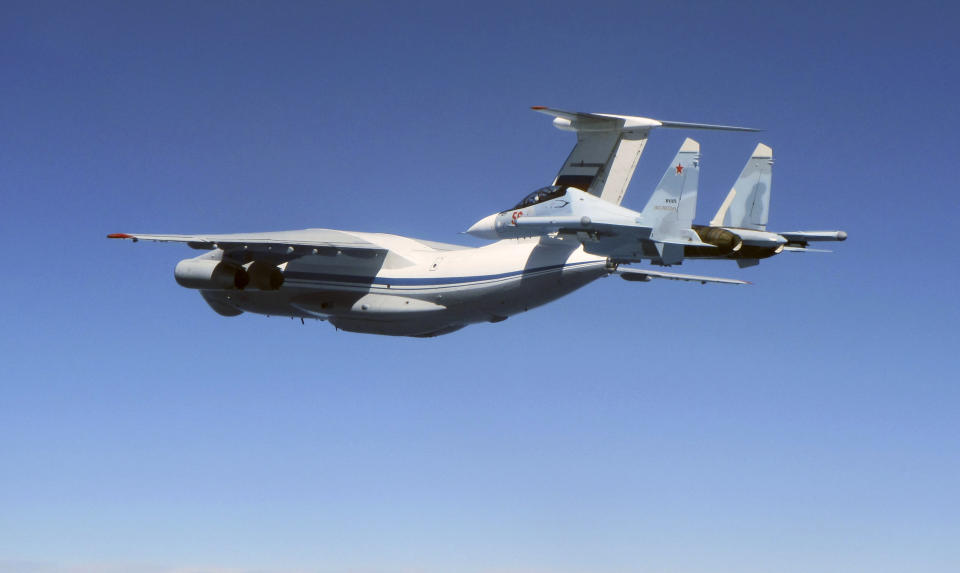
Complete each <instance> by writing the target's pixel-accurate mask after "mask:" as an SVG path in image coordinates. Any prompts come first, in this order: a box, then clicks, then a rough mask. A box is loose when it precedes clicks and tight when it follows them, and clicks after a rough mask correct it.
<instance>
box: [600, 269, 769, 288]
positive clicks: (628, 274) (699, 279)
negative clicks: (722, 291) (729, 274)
mask: <svg viewBox="0 0 960 573" xmlns="http://www.w3.org/2000/svg"><path fill="white" fill-rule="evenodd" d="M615 272H616V273H617V274H619V275H620V278H622V279H623V280H627V281H635V282H647V281H649V280H650V279H667V280H672V281H689V282H696V283H701V284H706V283H719V284H728V285H748V284H752V283H750V282H747V281H741V280H737V279H725V278H720V277H705V276H701V275H685V274H680V273H668V272H664V271H654V270H651V269H629V268H626V269H625V268H622V267H620V268H618V269H617V270H616V271H615Z"/></svg>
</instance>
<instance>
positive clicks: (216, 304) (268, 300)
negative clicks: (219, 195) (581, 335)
mask: <svg viewBox="0 0 960 573" xmlns="http://www.w3.org/2000/svg"><path fill="white" fill-rule="evenodd" d="M533 109H535V110H536V111H539V112H542V113H546V114H548V115H551V116H553V117H554V118H555V119H554V125H555V126H556V127H558V128H560V129H562V130H567V131H574V132H576V134H577V144H576V145H575V146H574V148H573V151H572V152H571V153H570V156H569V157H568V158H567V160H566V161H565V162H564V163H563V166H562V167H561V169H560V172H559V173H558V174H557V177H556V178H555V179H554V181H553V184H552V185H549V186H546V187H544V188H542V189H538V190H537V191H534V192H533V193H531V194H529V195H528V196H527V197H525V198H524V199H523V200H522V201H521V202H520V203H518V204H517V205H516V206H514V207H513V208H512V209H508V210H505V211H502V212H500V213H495V214H493V215H490V216H488V217H485V218H483V219H481V220H480V221H478V222H477V223H475V224H474V225H473V226H471V227H470V229H468V231H467V232H468V233H470V234H471V235H474V236H478V237H483V238H488V239H493V240H494V241H495V242H493V243H491V244H488V245H485V246H482V247H467V246H460V245H452V244H445V243H437V242H433V241H425V240H420V239H413V238H408V237H402V236H398V235H389V234H381V233H365V232H353V231H337V230H330V229H305V230H300V231H280V232H268V233H239V234H204V235H156V234H141V233H112V234H110V235H107V236H108V238H113V239H131V240H133V241H140V240H148V241H159V242H178V243H186V244H187V245H188V246H190V247H192V248H194V249H200V250H203V251H206V252H205V253H203V254H202V255H200V256H198V257H195V258H190V259H185V260H183V261H180V263H178V264H177V266H176V268H175V269H174V278H175V280H176V281H177V283H179V284H180V285H181V286H183V287H186V288H190V289H196V290H198V291H199V293H200V295H201V296H202V297H203V299H204V300H205V301H206V302H207V304H208V305H209V306H210V307H211V308H212V309H213V310H214V311H215V312H217V313H219V314H221V315H223V316H237V315H240V314H242V313H244V312H249V313H256V314H265V315H270V316H289V317H293V318H300V319H301V320H303V319H306V318H312V319H319V320H325V321H329V322H330V323H331V324H333V325H334V326H335V327H337V328H338V329H340V330H346V331H352V332H362V333H372V334H384V335H394V336H414V337H433V336H438V335H442V334H447V333H450V332H454V331H456V330H459V329H461V328H463V327H465V326H467V325H470V324H475V323H483V322H500V321H502V320H505V319H506V318H508V317H510V316H512V315H514V314H518V313H521V312H524V311H527V310H529V309H531V308H534V307H537V306H540V305H543V304H546V303H548V302H550V301H553V300H556V299H558V298H560V297H562V296H564V295H566V294H568V293H570V292H572V291H574V290H577V289H579V288H580V287H583V286H585V285H587V284H589V283H591V282H593V281H594V280H596V279H598V278H601V277H605V276H609V275H611V274H619V275H620V276H621V277H623V278H624V279H627V280H631V281H649V280H652V279H671V280H682V281H695V282H700V283H708V282H711V283H726V284H748V283H746V281H742V280H737V279H727V278H716V277H707V276H698V275H688V274H680V273H672V272H666V271H662V270H655V269H650V268H630V267H627V266H624V265H626V264H629V263H639V262H642V261H650V262H651V263H653V264H656V265H663V266H666V265H673V264H679V263H681V262H682V261H683V259H684V258H685V257H686V256H688V254H689V255H691V256H693V255H696V254H699V255H704V256H706V257H707V258H729V256H730V255H731V254H733V253H735V252H736V251H737V250H739V249H742V248H743V245H744V244H745V241H746V239H743V238H740V239H739V241H738V240H732V239H730V236H737V237H740V236H741V235H742V233H741V230H740V229H739V227H737V225H741V224H743V225H746V226H747V228H749V225H751V224H753V222H752V221H753V220H752V219H750V220H748V221H747V223H743V222H742V221H740V220H735V216H736V214H737V213H739V211H737V210H736V209H734V207H733V206H734V205H739V203H738V202H737V201H743V199H737V196H734V199H732V200H729V201H728V202H727V203H728V206H727V208H726V211H725V214H724V217H721V219H719V222H718V224H717V225H716V226H714V227H709V228H708V231H706V232H702V231H700V230H699V228H698V227H695V226H693V225H692V221H693V217H694V213H695V205H696V195H697V181H698V176H699V144H697V142H695V141H693V140H692V139H687V140H686V141H685V142H684V144H683V146H682V147H681V148H680V150H679V152H678V153H677V156H676V157H675V159H674V161H673V162H671V164H670V166H669V167H668V169H667V171H666V173H665V174H664V176H663V178H662V179H661V181H660V183H659V184H658V185H657V187H656V189H655V190H654V192H653V195H652V196H651V198H650V200H649V201H648V202H647V205H646V207H645V208H644V209H643V211H640V212H636V211H632V210H630V209H627V208H625V207H621V206H620V203H621V201H622V199H623V196H624V194H625V192H626V189H627V186H628V185H629V183H630V179H631V178H632V177H633V172H634V170H635V167H636V165H637V161H638V160H639V158H640V156H641V154H642V152H643V149H644V146H645V145H646V142H647V139H648V136H649V133H650V131H651V130H653V129H656V128H661V127H663V128H680V129H715V130H725V131H741V132H749V131H756V130H754V129H751V128H743V127H732V126H721V125H710V124H695V123H683V122H671V121H658V120H654V119H649V118H644V117H636V116H625V115H609V114H591V113H580V112H567V111H563V110H557V109H550V108H545V107H534V108H533ZM768 187H769V185H768ZM735 189H736V187H735ZM738 193H739V192H738ZM761 211H762V210H761ZM726 213H732V214H731V215H730V220H729V221H728V220H727V219H726V216H727V215H726ZM765 222H766V221H765V215H764V223H765ZM736 233H740V234H739V235H735V234H736ZM715 235H716V236H715ZM728 235H729V236H728ZM780 236H781V237H784V238H785V239H787V241H788V243H787V244H789V241H794V243H797V244H799V243H801V242H803V241H804V240H813V239H812V238H811V237H809V236H808V237H806V239H804V238H803V237H802V236H799V235H795V236H792V237H790V236H788V235H786V234H780ZM784 248H786V247H784Z"/></svg>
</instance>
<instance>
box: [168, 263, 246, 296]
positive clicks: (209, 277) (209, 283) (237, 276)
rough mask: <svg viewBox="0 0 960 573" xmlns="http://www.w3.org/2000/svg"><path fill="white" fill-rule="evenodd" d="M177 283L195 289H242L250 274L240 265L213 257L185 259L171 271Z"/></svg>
mask: <svg viewBox="0 0 960 573" xmlns="http://www.w3.org/2000/svg"><path fill="white" fill-rule="evenodd" d="M173 278H175V279H176V280H177V284H179V285H180V286H182V287H186V288H196V289H243V288H244V287H246V286H247V284H248V283H249V282H250V276H249V275H248V274H247V271H245V270H243V268H242V267H238V266H235V265H231V264H230V263H225V262H223V261H217V260H214V259H185V260H182V261H180V262H179V263H177V268H176V269H174V271H173Z"/></svg>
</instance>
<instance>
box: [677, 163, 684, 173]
mask: <svg viewBox="0 0 960 573" xmlns="http://www.w3.org/2000/svg"><path fill="white" fill-rule="evenodd" d="M680 173H683V165H680V164H679V163H677V174H678V175H679V174H680Z"/></svg>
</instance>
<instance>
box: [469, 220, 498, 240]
mask: <svg viewBox="0 0 960 573" xmlns="http://www.w3.org/2000/svg"><path fill="white" fill-rule="evenodd" d="M496 221H497V215H496V214H493V215H489V216H487V217H484V218H483V219H480V220H479V221H477V222H476V223H474V224H473V226H471V227H470V228H469V229H467V234H468V235H473V236H474V237H479V238H481V239H496V238H497V229H496V227H495V224H496Z"/></svg>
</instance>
